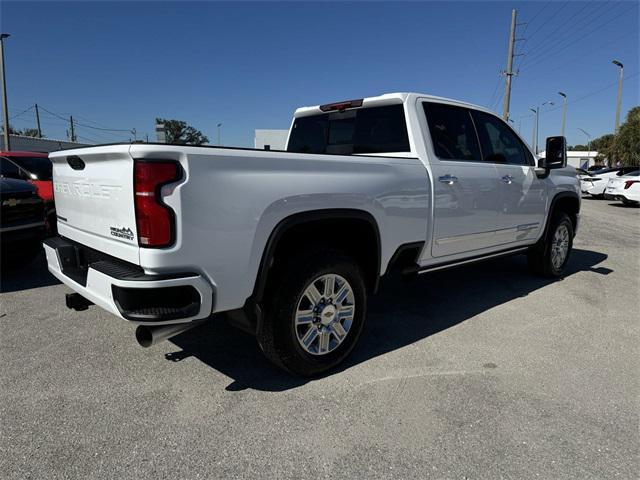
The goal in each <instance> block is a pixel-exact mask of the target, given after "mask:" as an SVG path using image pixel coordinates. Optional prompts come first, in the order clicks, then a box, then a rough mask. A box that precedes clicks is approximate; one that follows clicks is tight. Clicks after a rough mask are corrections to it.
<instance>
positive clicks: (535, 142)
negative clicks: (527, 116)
mask: <svg viewBox="0 0 640 480" xmlns="http://www.w3.org/2000/svg"><path fill="white" fill-rule="evenodd" d="M529 110H531V111H532V112H533V113H534V114H535V117H536V118H535V120H534V121H533V139H532V140H531V146H532V147H533V151H534V153H535V154H536V155H538V111H539V110H540V107H536V108H530V109H529Z"/></svg>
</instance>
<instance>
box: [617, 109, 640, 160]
mask: <svg viewBox="0 0 640 480" xmlns="http://www.w3.org/2000/svg"><path fill="white" fill-rule="evenodd" d="M611 158H614V159H615V161H616V162H618V161H620V162H621V163H622V164H623V165H629V166H633V165H640V106H638V107H633V108H632V109H631V110H629V113H628V114H627V118H626V120H625V122H624V123H623V124H622V125H620V130H619V131H618V134H617V135H616V136H615V139H614V141H613V145H612V146H611Z"/></svg>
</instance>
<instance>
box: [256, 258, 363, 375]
mask: <svg viewBox="0 0 640 480" xmlns="http://www.w3.org/2000/svg"><path fill="white" fill-rule="evenodd" d="M274 277H275V278H274ZM270 281H272V282H274V283H275V285H277V287H275V288H273V289H272V295H271V298H272V301H271V302H270V304H268V305H266V306H265V307H266V308H265V310H266V311H265V316H264V322H263V325H262V328H261V329H260V331H259V332H258V334H257V339H258V344H259V345H260V348H261V349H262V352H263V353H264V355H265V356H266V357H267V358H268V359H269V360H270V361H271V362H273V363H274V364H275V365H277V366H279V367H281V368H283V369H285V370H287V371H289V372H291V373H294V374H297V375H301V376H314V375H318V374H320V373H322V372H324V371H326V370H328V369H330V368H332V367H335V366H336V365H338V364H339V363H340V362H342V361H343V360H344V359H345V358H346V357H347V356H348V355H349V353H351V351H352V350H353V348H354V347H355V345H356V343H357V341H358V339H359V337H360V333H361V332H362V327H363V326H364V321H365V317H366V301H367V295H366V287H365V283H364V280H363V275H362V272H361V270H360V268H359V267H358V265H357V264H356V262H354V261H353V259H351V258H349V257H348V256H346V255H344V254H343V253H341V252H338V251H334V250H326V249H314V250H313V251H310V252H307V253H303V252H300V253H297V254H294V255H293V256H292V257H291V258H290V259H289V261H288V262H287V263H286V264H285V265H283V266H281V268H278V270H277V273H276V274H274V275H273V277H272V278H271V279H270Z"/></svg>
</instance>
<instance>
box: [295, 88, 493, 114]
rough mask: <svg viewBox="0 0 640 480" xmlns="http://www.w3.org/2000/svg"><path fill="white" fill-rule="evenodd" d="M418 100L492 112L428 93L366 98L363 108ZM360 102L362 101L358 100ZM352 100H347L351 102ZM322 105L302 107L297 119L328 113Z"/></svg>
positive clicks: (399, 93)
mask: <svg viewBox="0 0 640 480" xmlns="http://www.w3.org/2000/svg"><path fill="white" fill-rule="evenodd" d="M417 98H423V99H426V100H436V101H438V102H446V103H451V104H454V105H460V106H463V107H469V108H474V109H476V110H484V111H487V112H490V110H488V109H486V108H485V107H481V106H479V105H474V104H473V103H468V102H462V101H460V100H455V99H453V98H446V97H437V96H435V95H429V94H426V93H417V92H395V93H385V94H383V95H378V96H377V97H365V98H363V99H362V106H363V107H372V106H374V105H390V104H394V103H411V102H413V101H414V100H416V99H417ZM358 100H360V99H358ZM349 101H350V100H346V102H349ZM320 107H321V105H313V106H310V107H300V108H297V109H296V111H295V112H294V116H296V117H305V116H307V115H317V114H319V113H326V112H323V111H322V110H321V109H320Z"/></svg>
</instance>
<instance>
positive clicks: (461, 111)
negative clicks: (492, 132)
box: [423, 102, 500, 257]
mask: <svg viewBox="0 0 640 480" xmlns="http://www.w3.org/2000/svg"><path fill="white" fill-rule="evenodd" d="M423 107H424V111H425V114H426V118H427V124H428V126H429V133H430V136H431V141H432V145H433V153H434V154H435V158H432V159H430V160H431V162H430V164H431V169H432V174H433V177H434V178H433V182H434V193H435V195H434V224H433V239H432V247H431V254H432V255H433V256H434V257H444V256H447V255H455V254H459V253H465V252H471V251H474V250H479V249H482V248H486V247H490V246H492V245H493V244H494V243H495V238H494V235H495V229H496V224H497V217H498V208H499V194H500V188H499V187H500V185H499V182H498V172H497V170H496V166H495V165H493V164H492V163H489V162H483V160H482V158H481V151H480V145H479V142H478V137H477V135H476V132H475V129H474V126H473V120H472V118H471V113H470V111H469V109H467V108H464V107H460V106H455V105H449V104H445V103H435V102H424V103H423Z"/></svg>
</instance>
